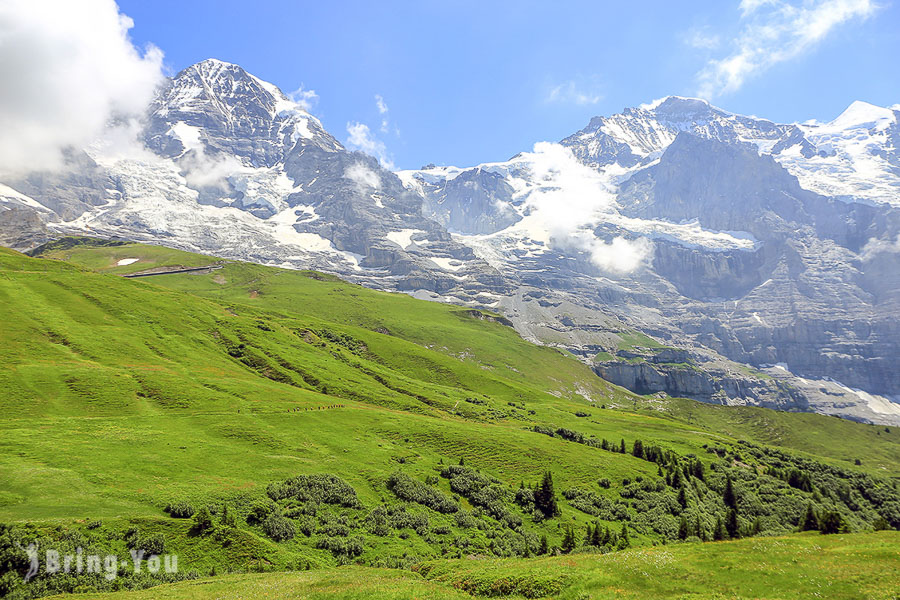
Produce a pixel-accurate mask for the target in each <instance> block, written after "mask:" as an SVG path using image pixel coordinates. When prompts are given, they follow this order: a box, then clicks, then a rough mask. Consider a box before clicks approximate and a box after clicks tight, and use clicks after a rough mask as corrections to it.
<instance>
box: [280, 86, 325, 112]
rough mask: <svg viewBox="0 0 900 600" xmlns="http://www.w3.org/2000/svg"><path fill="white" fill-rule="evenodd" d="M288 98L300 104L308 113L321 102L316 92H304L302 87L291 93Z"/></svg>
mask: <svg viewBox="0 0 900 600" xmlns="http://www.w3.org/2000/svg"><path fill="white" fill-rule="evenodd" d="M287 97H288V98H290V99H291V101H293V102H296V103H297V104H299V105H300V106H301V107H302V108H303V110H305V111H306V112H309V111H311V110H312V108H313V106H315V105H316V102H318V101H319V95H318V94H317V93H316V90H304V89H303V86H302V85H301V86H300V87H298V88H297V89H296V90H294V91H293V92H289V93H288V95H287Z"/></svg>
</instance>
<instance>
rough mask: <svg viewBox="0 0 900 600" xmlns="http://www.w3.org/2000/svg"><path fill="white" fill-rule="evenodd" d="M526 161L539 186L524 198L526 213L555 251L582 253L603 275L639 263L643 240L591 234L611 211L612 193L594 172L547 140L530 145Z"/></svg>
mask: <svg viewBox="0 0 900 600" xmlns="http://www.w3.org/2000/svg"><path fill="white" fill-rule="evenodd" d="M527 159H528V162H529V164H530V165H531V174H532V177H533V178H534V179H535V180H538V181H541V182H542V185H541V187H539V188H537V189H535V190H534V191H533V192H532V193H531V194H529V196H528V198H527V199H526V203H527V209H528V210H527V212H528V213H529V214H532V215H534V217H535V219H536V220H537V222H539V223H541V225H542V226H543V227H545V228H546V230H547V233H548V234H549V235H550V241H551V244H552V245H553V246H554V247H556V248H558V249H561V250H574V251H578V252H584V253H586V254H587V255H588V258H589V260H590V261H591V262H592V263H593V264H595V265H596V266H598V267H600V268H602V269H605V270H607V271H616V272H620V273H627V272H631V271H634V270H635V269H637V268H638V267H640V266H641V265H642V264H644V262H645V261H646V260H647V258H648V257H649V254H650V250H651V244H650V242H649V241H648V240H647V239H645V238H640V239H637V240H628V239H626V238H624V237H615V238H613V239H611V240H610V241H608V242H607V241H605V240H602V239H600V238H598V237H597V236H596V235H594V231H593V230H594V227H596V226H597V224H599V223H601V222H603V221H605V220H606V217H607V216H608V215H609V214H610V212H612V211H614V210H615V192H614V190H612V189H610V188H609V187H608V186H607V183H606V182H605V181H604V180H603V179H602V177H601V176H600V174H599V173H598V172H597V171H595V170H593V169H591V168H590V167H587V166H585V165H583V164H582V163H581V162H579V161H578V159H576V158H575V156H574V155H573V154H572V151H571V150H570V149H568V148H566V147H565V146H561V145H560V144H554V143H549V142H539V143H537V144H535V146H534V151H533V152H532V153H528V155H527Z"/></svg>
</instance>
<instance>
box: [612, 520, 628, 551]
mask: <svg viewBox="0 0 900 600" xmlns="http://www.w3.org/2000/svg"><path fill="white" fill-rule="evenodd" d="M630 545H631V540H629V539H628V525H627V524H625V523H622V533H620V534H619V542H618V543H617V544H616V547H617V548H618V549H619V550H624V549H625V548H627V547H628V546H630Z"/></svg>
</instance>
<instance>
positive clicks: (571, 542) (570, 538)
mask: <svg viewBox="0 0 900 600" xmlns="http://www.w3.org/2000/svg"><path fill="white" fill-rule="evenodd" d="M575 545H576V542H575V530H574V529H572V526H571V525H566V533H565V534H564V535H563V541H562V551H563V552H564V553H566V554H568V553H569V552H571V551H572V550H574V549H575Z"/></svg>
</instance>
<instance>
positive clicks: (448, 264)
mask: <svg viewBox="0 0 900 600" xmlns="http://www.w3.org/2000/svg"><path fill="white" fill-rule="evenodd" d="M428 260H430V261H431V262H433V263H434V264H436V265H437V266H438V267H440V268H441V269H443V270H445V271H459V270H460V269H462V268H464V267H465V266H466V265H465V264H464V263H463V262H462V261H460V260H457V259H455V258H444V257H442V256H429V257H428Z"/></svg>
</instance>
